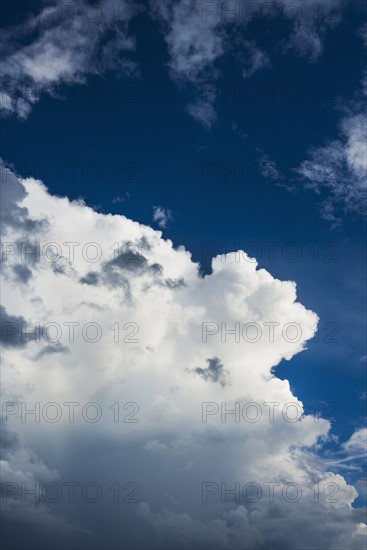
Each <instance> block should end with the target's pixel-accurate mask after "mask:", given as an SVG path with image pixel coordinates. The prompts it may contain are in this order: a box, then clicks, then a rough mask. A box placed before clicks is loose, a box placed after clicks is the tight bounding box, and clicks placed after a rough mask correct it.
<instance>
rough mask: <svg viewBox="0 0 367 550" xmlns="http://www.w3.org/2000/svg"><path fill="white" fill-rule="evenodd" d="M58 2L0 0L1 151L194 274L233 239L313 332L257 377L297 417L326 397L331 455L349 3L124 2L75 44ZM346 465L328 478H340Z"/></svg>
mask: <svg viewBox="0 0 367 550" xmlns="http://www.w3.org/2000/svg"><path fill="white" fill-rule="evenodd" d="M67 4H68V3H65V2H64V3H62V2H60V3H57V2H56V3H55V2H47V1H45V2H31V1H29V2H11V3H9V2H5V3H4V6H5V7H6V18H5V26H4V29H3V31H2V34H3V37H2V40H1V43H2V46H3V47H4V52H5V57H4V59H5V79H4V90H3V94H4V96H3V98H5V96H6V98H5V99H4V100H3V101H4V103H3V118H2V121H1V122H2V134H1V135H2V139H1V157H2V159H3V161H4V162H5V163H6V166H7V167H8V168H9V169H10V170H12V171H13V172H14V173H15V174H17V175H19V176H20V177H23V178H35V179H40V180H42V182H43V183H44V184H45V185H46V186H47V188H48V190H49V194H50V195H57V196H67V197H68V198H69V199H70V200H76V199H83V201H85V203H86V205H88V206H91V207H92V208H93V209H94V210H95V211H97V212H99V213H101V214H109V213H112V214H121V215H123V216H126V217H127V218H129V219H131V220H134V221H136V222H139V223H140V224H143V225H146V226H151V227H153V228H154V229H156V230H161V231H162V234H163V238H164V239H170V240H171V241H172V243H173V246H174V247H175V248H177V247H179V246H181V245H182V246H184V247H185V249H186V250H188V251H189V252H191V254H192V260H193V261H194V262H198V263H200V269H201V273H202V274H203V275H204V274H205V275H207V274H209V273H211V270H212V268H211V259H212V257H213V256H217V255H218V254H221V253H223V252H225V253H226V252H232V251H236V250H238V249H242V250H244V251H245V252H247V253H248V255H249V256H251V257H255V258H256V259H257V261H258V264H259V267H260V268H265V269H266V270H267V271H269V272H270V274H271V275H272V277H274V278H277V279H280V280H282V281H288V280H291V281H295V282H296V284H297V300H298V301H299V302H301V304H303V305H304V306H305V308H307V309H309V310H312V311H313V312H315V313H316V314H317V315H318V316H319V332H318V338H314V339H313V340H310V342H308V344H307V348H308V349H307V351H305V352H303V353H301V354H298V355H295V356H294V357H293V358H292V359H291V360H290V361H286V360H284V358H283V359H282V360H281V362H280V365H279V366H278V367H277V368H276V370H275V373H276V376H278V377H279V378H281V379H287V380H289V383H290V387H291V390H292V394H293V395H294V396H296V397H297V398H298V399H299V400H300V401H302V403H303V404H304V407H305V412H306V413H310V414H312V407H313V404H314V403H319V405H320V403H324V405H322V406H323V407H325V408H326V410H327V411H329V406H330V404H335V405H336V407H337V413H336V418H334V421H333V422H332V427H331V432H330V433H331V434H332V435H333V436H335V438H337V439H335V438H329V440H328V441H326V442H325V444H324V446H323V447H322V448H319V449H316V451H315V453H316V455H317V454H319V455H320V456H322V457H326V459H325V460H329V459H330V460H334V459H335V460H336V458H335V456H339V455H338V453H340V452H341V451H340V445H342V444H343V442H346V441H347V440H349V439H350V438H351V437H352V435H353V433H355V432H356V431H358V430H360V429H361V428H363V427H364V425H365V419H366V391H367V389H366V345H365V344H366V340H365V334H366V315H365V304H366V270H365V268H366V241H365V237H366V225H365V204H366V198H365V176H366V164H365V163H366V152H365V144H366V142H365V139H366V122H365V113H366V107H365V95H364V94H365V86H366V82H365V79H366V73H365V63H364V59H363V58H364V57H365V48H366V41H367V27H366V25H367V23H366V22H365V15H366V13H365V6H363V4H362V2H356V1H350V2H343V3H339V2H338V1H335V2H331V3H329V4H328V6H326V7H325V4H322V3H318V2H308V1H305V2H293V3H291V2H285V1H284V2H276V3H275V6H276V10H278V11H275V12H274V15H272V16H271V17H270V16H265V15H264V11H263V12H261V16H258V17H255V18H254V20H251V21H247V20H245V18H244V15H243V14H244V12H243V11H241V10H243V6H244V5H246V4H245V3H244V2H232V3H231V2H224V3H222V4H221V3H219V2H197V3H196V8H195V7H193V4H192V3H190V2H181V3H179V2H178V3H177V2H167V4H166V7H164V5H163V3H159V2H153V3H150V4H148V3H146V2H135V3H130V5H128V4H127V5H126V6H127V7H126V13H125V11H124V15H123V16H121V19H118V18H115V19H114V18H113V17H112V18H111V17H110V16H108V15H106V13H107V8H106V7H105V5H104V6H103V7H102V12H101V13H103V17H102V16H101V15H98V14H97V16H96V22H95V23H93V25H96V26H95V27H93V25H91V24H90V21H89V20H88V19H87V18H86V17H84V19H83V16H81V17H82V24H81V26H80V27H79V32H80V35H79V38H78V40H79V39H80V36H82V37H83V40H84V42H83V41H82V42H81V43H79V42H78V40H77V39H75V37H72V36H71V33H72V31H73V29H72V28H71V26H70V36H69V35H68V34H67V33H68V31H67V28H68V24H67V20H66V25H65V18H66V17H67V16H66V15H65V12H64V11H63V10H64V9H65V6H66V5H67ZM199 4H200V7H201V9H199V8H198V7H197V6H198V5H199ZM220 4H221V5H224V6H225V9H228V10H229V9H230V8H231V7H232V8H233V9H238V10H239V11H238V12H235V13H236V16H235V17H233V16H231V15H230V14H229V12H228V13H227V12H223V11H222V12H221V11H220V10H221V9H222V10H223V7H222V8H220V7H219V6H220ZM247 4H248V5H250V4H251V3H247ZM252 4H253V3H252ZM259 4H260V6H262V9H264V10H265V9H266V5H267V4H266V3H263V4H262V3H261V2H259ZM76 5H77V6H79V7H80V6H81V5H84V6H85V7H89V8H90V9H93V8H95V9H97V8H96V6H97V5H99V4H98V2H89V3H87V2H84V4H83V2H80V3H79V2H78V3H77V4H76ZM121 5H122V4H121ZM121 5H120V6H121ZM179 5H181V7H177V6H179ZM295 5H296V6H298V8H297V16H296V17H295V16H294V15H292V16H289V14H290V13H293V12H291V10H292V9H295ZM52 7H53V8H54V9H59V10H60V12H59V13H58V14H56V19H55V21H53V20H52V18H51V19H50V20H46V16H45V11H43V10H46V9H48V8H50V9H51V8H52ZM76 9H77V11H76V16H75V19H73V21H74V22H75V21H76V20H77V19H76V18H77V17H80V13H79V11H78V9H79V8H78V7H77V8H76ZM124 9H125V8H124ZM103 10H106V12H105V11H103ZM284 10H286V11H284ZM287 10H288V11H287ZM315 10H316V11H315ZM317 10H319V11H317ZM247 13H248V12H247ZM259 13H260V12H259ZM315 13H317V14H318V15H317V16H316V15H315ZM37 14H38V16H40V14H44V20H42V17H41V18H40V19H38V22H37V23H32V24H31V23H30V22H31V21H37ZM287 14H288V16H287ZM32 18H35V19H32ZM124 18H125V19H126V21H127V23H126V22H125V19H124ZM116 26H117V27H118V28H119V30H120V33H121V34H116V35H115V34H114V33H116ZM102 28H103V33H104V34H102V32H101V37H98V38H96V37H95V35H96V33H97V30H98V32H99V30H100V29H102ZM50 29H51V34H48V33H49V31H50ZM52 29H54V32H55V35H54V38H53V37H52ZM58 33H59V34H58ZM116 36H117V38H116ZM127 36H128V37H130V38H131V40H132V43H131V44H129V45H126V37H127ZM9 37H11V39H10V40H9ZM124 41H125V42H124ZM190 41H191V44H190ZM27 48H28V49H27ZM32 48H33V49H32ZM58 48H60V50H58ZM60 51H61V52H63V54H64V55H65V59H66V58H67V60H68V67H67V70H66V69H65V70H63V69H62V63H63V62H65V59H64V58H63V56H62V55H61V54H60ZM45 52H46V54H47V55H44V54H45ZM81 52H82V53H81ZM67 54H68V56H70V57H68V56H67ZM42 55H44V57H42ZM53 56H54V57H53ZM37 63H38V64H39V65H37ZM40 65H41V66H40ZM55 67H56V70H55V73H53V72H52V71H53V70H54V68H55ZM60 67H61V68H60ZM46 69H48V70H49V73H48V76H47V77H45V74H44V72H43V71H44V70H46ZM50 71H51V72H50ZM58 71H59V72H58ZM52 74H54V77H52ZM32 86H33V87H35V89H36V90H38V93H36V94H34V95H33V96H32V97H31V99H29V97H30V96H29V95H28V96H27V90H29V89H32ZM19 98H20V99H21V100H23V102H22V101H19ZM157 208H159V209H160V210H159V211H160V212H161V216H160V217H159V216H158V217H157V216H156V217H155V219H154V216H153V214H154V211H156V210H155V209H157ZM65 223H67V220H65ZM269 243H272V244H271V245H270V244H269ZM272 247H274V248H272ZM271 250H273V255H272V253H271ZM246 261H247V260H246V259H245V258H244V257H242V258H241V260H240V263H241V262H242V263H244V262H246ZM7 309H8V308H7ZM237 320H238V321H241V319H233V322H235V321H237ZM331 406H333V407H334V405H331ZM328 414H329V413H326V418H328V416H327V415H328ZM332 416H333V417H334V416H335V415H334V412H333V414H332ZM328 419H329V420H331V418H328ZM331 457H332V458H331ZM362 466H363V464H361V463H360V462H359V461H358V460H357V462H356V463H355V467H353V468H351V469H348V470H345V471H343V472H342V475H343V476H344V477H345V479H346V480H347V481H348V482H350V483H357V482H358V480H363V479H365V471H363V469H362ZM363 496H364V497H365V495H363V494H361V495H360V497H359V498H358V500H357V501H356V503H357V506H361V505H362V504H365V498H363ZM356 503H355V505H356ZM166 540H169V539H168V538H167V539H166ZM260 547H261V546H259V548H260ZM289 547H290V548H292V546H289ZM330 548H331V546H330Z"/></svg>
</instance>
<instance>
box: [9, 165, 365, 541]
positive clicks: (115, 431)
mask: <svg viewBox="0 0 367 550" xmlns="http://www.w3.org/2000/svg"><path fill="white" fill-rule="evenodd" d="M13 177H14V178H15V176H13ZM15 185H18V186H19V192H17V196H16V197H15V198H14V197H13V198H12V200H9V201H8V204H9V205H10V206H9V212H8V216H9V220H8V223H7V225H6V242H5V243H4V245H5V249H4V251H5V257H4V259H3V302H4V303H3V305H4V308H5V311H6V315H7V317H6V323H7V324H6V323H5V329H4V330H5V332H4V333H3V335H4V338H5V339H7V344H8V345H6V346H5V347H4V353H3V372H2V381H3V387H4V390H3V401H4V402H5V403H9V402H12V403H15V405H14V406H12V405H5V406H6V407H8V408H7V409H5V412H6V411H7V412H8V413H9V414H8V415H7V416H8V419H7V422H6V426H7V428H8V430H9V433H15V434H18V435H14V438H17V440H19V441H21V449H26V448H28V447H30V446H31V447H32V453H34V456H37V457H39V458H37V460H36V461H35V462H33V464H34V466H32V468H27V466H26V465H25V466H22V467H21V468H18V466H17V465H16V464H15V460H16V454H14V453H13V455H12V458H9V456H10V455H7V456H8V458H6V459H5V460H6V461H7V462H8V463H9V464H12V465H13V466H12V471H14V470H21V471H22V472H24V471H27V472H30V474H29V475H31V479H29V480H28V482H29V483H34V481H35V480H39V481H40V482H41V483H43V482H44V481H43V479H44V476H45V475H46V476H47V475H51V474H49V472H51V473H52V475H55V472H57V475H58V478H57V479H58V480H59V483H60V485H61V486H62V483H65V482H70V481H75V482H78V483H80V484H83V483H86V482H91V481H93V482H95V483H98V484H100V485H101V487H103V488H104V491H105V492H104V493H103V498H102V499H101V501H100V502H98V503H96V504H94V505H93V506H94V507H93V508H91V505H90V503H86V502H85V499H84V500H83V499H80V498H79V500H78V499H77V500H76V502H74V503H73V505H71V504H70V503H69V502H68V501H65V497H64V498H62V499H61V500H60V501H58V502H55V503H52V506H51V508H52V510H51V512H50V513H51V515H52V517H53V518H59V519H60V521H63V522H65V525H68V526H69V525H71V524H75V523H77V524H78V525H79V526H80V529H82V530H83V529H85V530H87V532H88V531H89V530H90V529H91V524H92V523H93V531H94V533H95V537H94V538H92V540H89V539H88V544H87V543H86V542H85V539H83V540H84V543H85V544H86V546H87V547H89V548H94V547H95V548H98V547H101V540H103V547H106V548H113V547H120V548H121V547H126V548H132V547H137V548H138V547H139V548H141V547H145V548H155V547H163V548H165V547H166V548H172V547H177V548H186V547H187V548H192V547H195V548H201V547H202V548H209V547H217V548H228V547H231V548H243V547H245V548H251V549H253V548H259V549H263V548H269V547H272V548H304V547H305V546H306V547H307V548H315V549H316V548H319V547H320V545H321V546H324V547H328V548H330V549H332V548H340V547H346V548H363V544H364V542H363V540H364V539H363V538H362V534H361V532H362V528H361V525H360V524H361V523H362V514H361V512H360V511H358V510H355V509H354V508H353V501H354V499H355V498H356V496H357V492H356V490H355V489H354V488H353V487H352V486H350V485H348V484H347V483H346V481H345V480H344V478H343V477H342V476H340V475H339V474H337V473H333V472H332V471H328V467H327V465H326V464H325V463H324V462H323V461H322V460H321V459H319V458H318V457H317V456H316V455H315V454H314V453H313V451H312V447H313V446H314V445H315V444H316V443H318V444H321V442H322V441H323V440H324V439H325V438H327V437H328V433H329V429H330V424H329V422H326V421H323V420H320V419H315V418H313V417H311V416H307V415H305V414H304V413H303V405H302V402H301V401H300V399H299V398H298V397H296V396H295V395H293V394H292V391H291V389H290V385H289V383H288V381H287V380H280V379H279V378H277V377H276V376H275V374H274V372H273V369H274V367H276V366H277V365H278V364H279V363H280V362H281V361H282V360H290V359H291V358H292V357H293V356H294V355H295V354H297V353H300V352H302V351H303V350H304V349H305V348H306V344H307V341H308V340H309V339H310V338H312V336H313V335H314V333H315V330H316V325H317V315H316V314H315V313H313V312H312V311H309V310H307V309H306V308H305V307H304V306H303V305H302V304H300V303H299V302H297V295H296V285H295V283H294V282H291V281H280V280H277V279H275V278H274V277H272V275H271V274H270V273H268V272H267V271H266V270H264V269H258V268H257V264H256V262H255V261H254V260H253V259H250V258H248V256H246V255H245V254H243V255H241V261H238V258H239V256H238V255H237V254H235V253H231V254H227V255H226V256H218V257H216V258H215V259H214V260H213V266H212V267H213V272H212V273H211V274H210V275H206V276H205V277H201V276H200V274H199V269H198V265H197V264H195V263H194V262H193V261H192V259H191V256H190V254H189V252H188V251H186V250H185V249H184V248H183V247H179V248H178V249H175V248H174V247H173V245H172V243H171V242H170V241H167V240H163V239H162V236H161V232H159V231H154V230H153V229H152V228H150V227H147V226H143V225H141V224H139V223H136V222H134V221H132V220H129V219H127V218H126V217H124V216H118V215H106V214H100V213H97V212H96V211H94V210H93V209H91V208H89V207H87V206H86V205H85V204H84V203H82V202H81V201H74V202H70V201H69V200H68V199H67V198H62V197H56V196H52V195H51V194H50V193H49V192H48V191H47V189H46V187H45V186H44V185H43V184H42V183H41V182H40V181H36V180H34V179H31V178H29V179H26V180H22V181H18V182H17V183H16V184H15ZM20 191H21V192H20ZM19 213H21V218H22V223H21V224H17V223H14V222H12V221H11V218H12V216H13V215H14V216H18V215H19ZM40 220H42V223H41V222H40ZM26 222H27V226H25V223H26ZM24 242H25V244H26V246H25V247H24V246H23V247H22V243H24ZM9 243H16V247H15V248H14V247H12V246H10V245H9ZM47 243H53V244H49V245H47ZM71 243H74V244H73V245H72V244H71ZM88 243H89V244H88ZM32 246H33V252H32ZM72 250H73V254H72ZM35 253H37V254H38V257H37V258H36V257H35ZM22 254H23V257H22ZM15 265H26V266H27V268H28V269H29V270H30V271H31V275H32V276H31V277H29V278H28V284H27V285H24V284H19V280H18V278H17V275H16V273H15V272H14V269H13V268H14V266H15ZM20 320H21V323H22V327H21V328H20V327H19V323H20ZM36 323H38V324H39V329H36V327H35V325H36ZM70 323H74V329H73V330H72V328H71V326H72V325H71V324H70ZM236 323H237V325H236ZM23 325H24V326H23ZM17 326H18V328H19V330H22V333H21V335H20V337H21V338H22V337H24V338H27V337H26V332H27V331H33V335H31V336H30V337H28V339H27V340H28V341H27V342H23V345H18V344H19V338H18V339H17V338H16V337H14V334H13V333H12V331H14V330H15V329H16V328H17ZM37 330H38V332H37ZM226 330H232V331H233V330H234V332H232V333H226V332H225V331H226ZM72 332H73V333H74V336H73V337H71V336H70V334H71V333H72ZM35 334H39V335H40V337H39V341H37V340H38V339H37V338H36V337H35ZM22 335H23V336H22ZM12 344H13V345H12ZM71 402H74V404H75V405H74V408H73V410H74V421H73V422H71V421H70V416H69V415H70V414H71V413H70V410H72V409H71V408H70V403H71ZM21 403H23V405H22V404H21ZM37 403H39V405H38V406H37ZM68 403H69V405H68ZM88 403H94V405H89V406H88V407H86V404H88ZM14 407H15V408H14ZM25 407H26V408H27V409H34V408H35V407H36V413H35V414H36V417H37V415H38V414H39V422H36V421H35V418H36V417H35V414H33V415H32V413H30V414H27V415H26V411H25ZM37 407H39V413H38V412H37ZM117 411H118V412H119V417H118V418H117V417H116V415H117ZM231 411H232V412H231ZM203 412H204V413H205V414H203ZM94 417H96V419H97V420H98V421H96V422H94V421H93V419H94ZM55 418H56V419H57V421H54V419H55ZM22 419H23V420H25V421H23V422H22ZM136 420H138V422H136ZM316 420H317V421H316ZM356 438H357V436H356ZM352 440H353V438H352ZM352 440H351V441H352ZM50 442H51V444H50ZM350 445H352V443H350V444H349V446H350ZM353 445H354V443H353ZM353 445H352V446H353ZM18 452H20V451H17V453H18ZM21 452H23V455H24V453H26V454H27V453H28V455H29V452H30V451H21ZM27 461H28V462H29V459H27V458H25V459H24V461H23V462H25V463H27ZM44 464H47V468H46V467H45V466H44ZM35 470H37V472H35ZM7 472H8V470H5V473H7ZM32 472H34V473H32ZM9 475H10V474H9ZM14 475H15V474H14ZM22 475H26V474H22ZM27 475H28V474H27ZM10 477H11V480H10V481H12V480H14V479H15V477H14V476H13V474H12V475H11V476H10ZM4 481H8V480H7V479H6V476H5V478H4ZM121 481H122V486H123V487H125V484H126V483H127V482H130V483H135V484H137V485H138V489H139V491H138V494H137V498H138V500H139V501H140V504H137V503H135V504H129V505H125V507H124V508H123V512H122V511H121V508H118V507H116V504H115V503H113V501H112V498H111V490H110V489H108V487H111V486H112V485H113V484H114V483H116V482H121ZM205 483H209V485H203V484H205ZM222 483H224V484H225V486H224V490H225V489H228V490H229V489H231V488H233V487H234V486H235V484H236V483H237V484H238V485H239V486H240V492H238V491H237V490H236V494H235V495H234V496H233V495H232V497H228V498H223V486H222V485H221V484H222ZM249 483H252V484H254V483H255V484H256V486H259V487H260V488H261V491H262V495H261V498H260V499H257V500H256V499H255V500H254V498H253V495H252V496H251V491H250V493H249V494H247V493H246V492H243V488H244V487H245V486H247V484H249ZM269 483H270V484H272V483H275V484H276V485H275V486H274V488H275V492H274V499H272V498H271V497H270V496H269V495H270V493H268V491H269ZM290 483H292V484H293V485H291V486H289V484H290ZM327 484H331V487H332V489H334V490H335V491H336V497H337V502H329V500H328V499H325V498H324V497H325V491H326V489H325V487H326V486H327ZM298 487H299V488H300V489H301V491H302V496H301V497H300V499H299V501H297V502H292V499H293V498H294V493H293V492H292V491H294V490H295V489H296V490H298ZM133 488H136V485H134V486H133ZM127 489H129V487H127ZM124 490H125V492H126V487H125V489H124ZM284 490H286V493H284V492H283V491H284ZM203 491H204V493H203ZM287 491H289V494H288V492H287ZM315 491H316V492H315ZM237 493H238V494H237ZM284 495H285V496H284ZM317 495H319V496H320V495H321V496H320V498H318V497H317ZM225 496H226V495H225V494H224V497H225ZM227 496H228V495H227ZM255 496H256V495H255ZM204 497H205V498H204ZM11 500H12V506H13V504H14V502H15V503H16V505H15V506H18V505H19V500H17V499H15V498H12V499H11ZM9 502H10V501H9ZM120 506H123V504H122V503H121V502H120ZM29 509H30V508H29V506H28V507H27V510H29ZM42 510H44V508H42ZM16 513H17V511H16V508H15V507H13V508H12V507H11V508H10V512H9V514H10V516H11V517H10V519H9V521H10V520H11V521H15V518H16V515H15V514H16ZM32 513H33V512H32ZM34 513H36V512H34ZM40 514H41V512H40ZM121 514H123V516H122V515H121ZM37 517H38V518H39V523H38V526H39V528H38V527H37V528H35V527H34V522H33V523H32V525H33V528H35V531H36V532H33V531H32V537H33V539H32V540H34V541H38V539H39V540H40V541H43V543H44V534H45V532H44V531H43V530H42V524H43V519H42V518H43V516H42V514H41V515H40V516H37ZM47 517H49V515H48V516H47ZM122 517H123V519H122ZM91 518H93V520H92V519H91ZM45 521H46V520H45ZM19 523H20V524H21V526H22V533H24V534H25V536H27V534H28V533H29V522H26V521H23V519H22V518H20V519H19ZM65 529H67V527H65ZM83 536H84V535H83V534H81V533H80V531H78V534H75V537H76V539H75V540H78V541H79V538H78V537H83ZM85 536H86V537H87V536H89V535H85ZM98 544H99V546H98ZM74 546H75V547H79V546H80V547H83V546H82V543H79V542H75V544H74ZM48 547H52V545H51V546H48ZM55 547H56V543H55Z"/></svg>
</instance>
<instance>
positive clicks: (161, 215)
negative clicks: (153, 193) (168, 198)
mask: <svg viewBox="0 0 367 550" xmlns="http://www.w3.org/2000/svg"><path fill="white" fill-rule="evenodd" d="M170 220H172V212H171V210H169V209H168V208H163V206H153V221H155V222H157V224H158V225H159V227H161V228H162V229H165V228H166V227H167V223H168V222H169V221H170Z"/></svg>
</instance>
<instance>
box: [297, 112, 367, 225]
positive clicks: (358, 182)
mask: <svg viewBox="0 0 367 550" xmlns="http://www.w3.org/2000/svg"><path fill="white" fill-rule="evenodd" d="M339 134H340V137H339V139H336V140H334V141H329V142H328V143H326V145H324V146H322V147H318V148H313V149H311V150H310V153H309V159H307V160H304V161H303V162H302V163H301V164H300V166H299V167H298V168H297V169H296V172H297V173H298V174H299V175H300V176H301V178H302V180H303V181H304V182H305V184H306V187H308V188H311V189H313V190H314V191H316V192H317V193H319V194H320V193H321V192H322V191H326V192H327V197H326V199H325V200H324V201H323V204H322V214H323V217H325V218H326V219H329V220H331V221H333V222H336V221H338V218H339V217H340V213H341V212H347V213H355V214H362V215H365V214H366V204H367V201H366V182H367V178H366V176H367V152H366V141H367V127H366V113H365V112H362V113H358V114H351V115H349V116H345V117H344V118H343V119H342V120H341V123H340V125H339Z"/></svg>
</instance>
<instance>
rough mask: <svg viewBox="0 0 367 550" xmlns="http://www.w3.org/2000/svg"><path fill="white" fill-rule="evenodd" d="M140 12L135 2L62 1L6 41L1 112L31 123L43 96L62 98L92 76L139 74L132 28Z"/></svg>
mask: <svg viewBox="0 0 367 550" xmlns="http://www.w3.org/2000/svg"><path fill="white" fill-rule="evenodd" d="M136 12H137V8H136V7H135V8H134V6H133V4H132V3H131V2H128V1H126V2H125V0H122V1H121V2H113V1H111V0H101V1H100V2H99V3H97V4H91V3H88V2H86V1H84V0H75V1H73V2H72V3H70V2H64V1H63V0H58V1H57V2H55V3H53V4H52V5H45V6H44V7H42V9H41V11H40V12H39V13H38V14H36V15H32V16H30V17H29V18H28V19H27V20H26V21H24V22H22V23H20V24H19V25H17V26H15V27H12V28H7V29H5V30H3V31H2V33H1V35H0V44H1V49H2V51H3V56H2V90H1V101H0V110H1V111H2V113H3V114H5V115H7V114H13V113H15V114H16V115H18V116H19V117H20V118H23V119H24V118H27V116H28V115H29V113H30V111H31V109H32V107H33V106H34V105H35V104H36V103H37V102H38V101H39V99H40V97H41V95H42V94H50V95H57V90H58V87H59V86H60V85H62V84H67V85H71V84H80V83H84V82H85V81H86V78H87V76H88V75H92V74H102V73H103V72H105V71H106V70H108V69H112V68H113V69H118V70H119V71H121V72H122V73H124V74H130V73H131V71H132V70H134V63H133V62H132V60H131V52H132V51H133V50H134V40H133V38H132V37H131V36H130V34H129V30H128V25H129V22H130V20H131V18H132V17H133V15H134V14H135V13H136Z"/></svg>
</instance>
